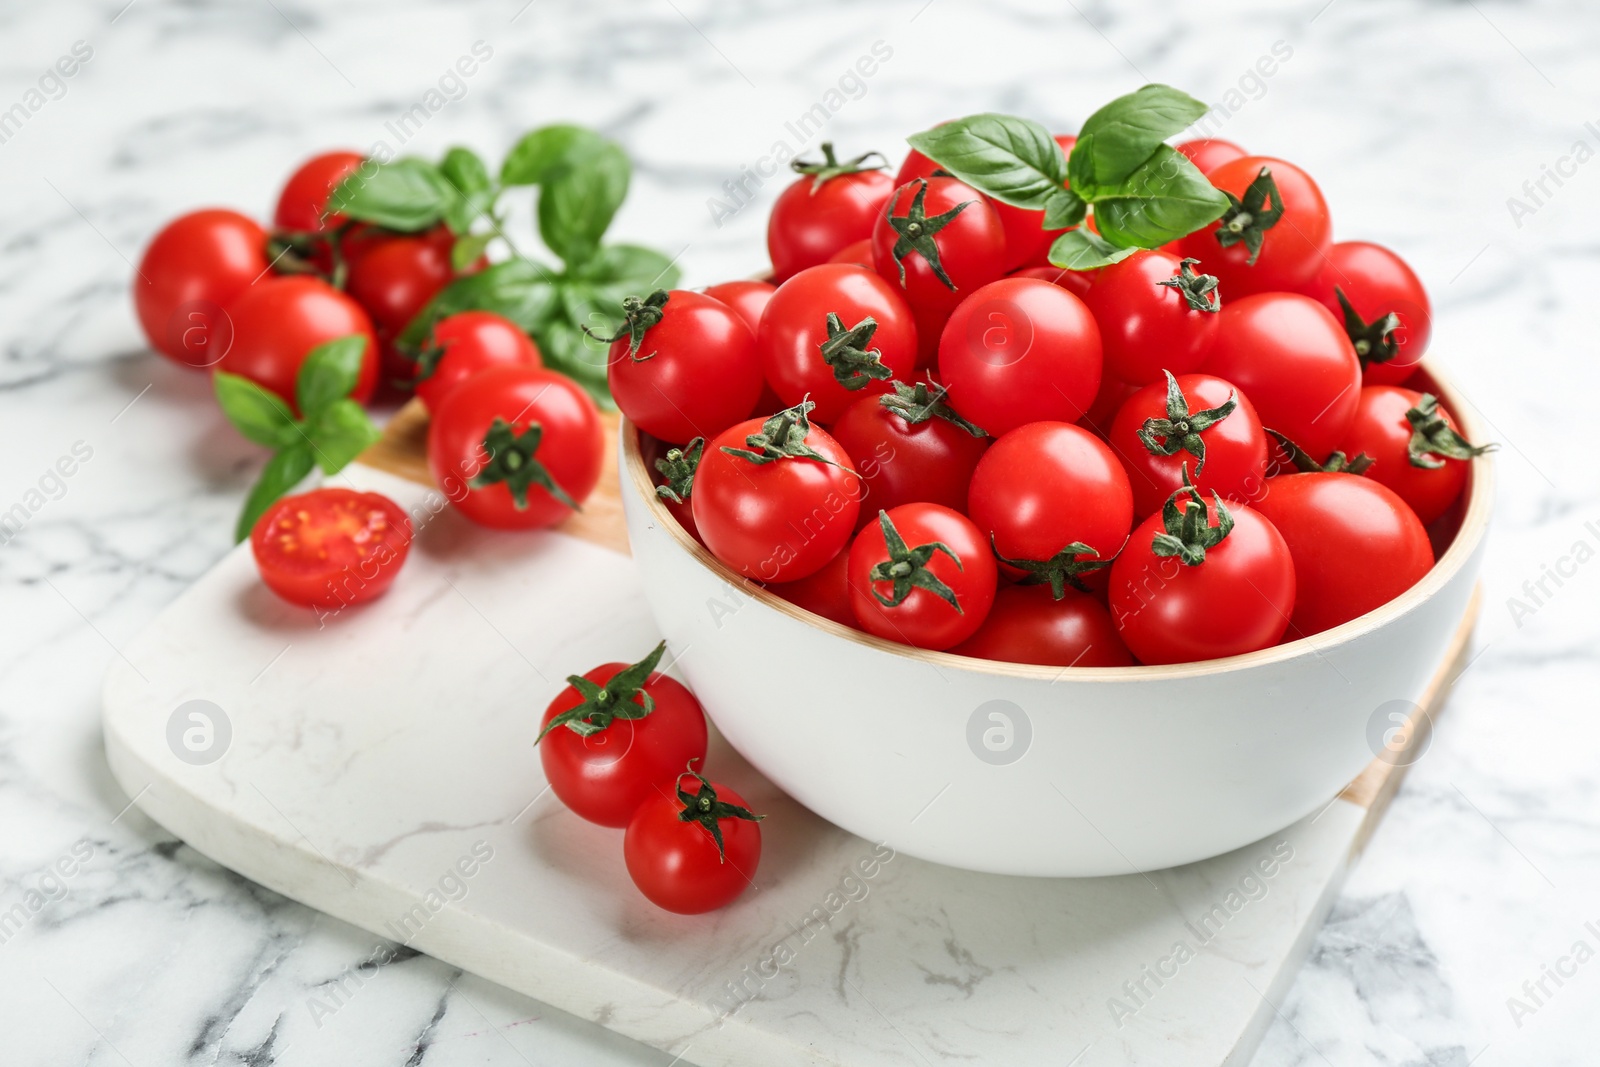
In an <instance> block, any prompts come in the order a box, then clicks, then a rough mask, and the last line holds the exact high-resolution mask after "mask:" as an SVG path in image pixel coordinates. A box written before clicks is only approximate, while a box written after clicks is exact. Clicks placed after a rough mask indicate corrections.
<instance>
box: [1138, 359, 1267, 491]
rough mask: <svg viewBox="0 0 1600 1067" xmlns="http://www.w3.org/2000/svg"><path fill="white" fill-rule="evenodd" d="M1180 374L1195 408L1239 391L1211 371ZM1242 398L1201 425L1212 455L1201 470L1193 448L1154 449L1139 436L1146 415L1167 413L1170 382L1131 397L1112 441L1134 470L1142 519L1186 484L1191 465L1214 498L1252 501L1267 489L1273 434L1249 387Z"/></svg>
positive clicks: (1216, 403)
mask: <svg viewBox="0 0 1600 1067" xmlns="http://www.w3.org/2000/svg"><path fill="white" fill-rule="evenodd" d="M1177 378H1178V388H1179V389H1181V390H1183V395H1184V396H1185V397H1186V398H1187V399H1188V401H1189V410H1190V411H1191V412H1194V411H1201V410H1204V409H1206V408H1215V407H1219V406H1221V405H1222V404H1225V403H1226V402H1227V400H1228V396H1229V394H1231V393H1233V392H1234V391H1235V390H1234V387H1233V386H1232V385H1231V384H1229V383H1228V382H1225V381H1223V380H1222V379H1221V378H1216V377H1213V376H1211V375H1209V374H1180V375H1178V376H1177ZM1238 398H1239V405H1238V407H1236V408H1234V409H1233V411H1231V412H1229V413H1228V414H1227V415H1226V416H1225V417H1224V418H1223V419H1222V421H1220V422H1218V423H1215V424H1214V425H1212V426H1211V428H1210V429H1207V430H1202V431H1201V433H1200V439H1201V440H1202V441H1204V442H1205V446H1206V449H1205V452H1206V457H1205V458H1206V461H1205V465H1204V466H1203V467H1201V468H1200V469H1199V470H1198V471H1197V470H1196V469H1195V468H1196V466H1197V463H1196V461H1195V457H1194V456H1191V455H1190V454H1189V453H1188V452H1181V451H1180V452H1178V453H1176V454H1174V455H1171V456H1161V455H1153V454H1151V452H1150V450H1149V449H1148V448H1146V447H1145V446H1144V442H1142V441H1140V440H1139V429H1140V427H1142V426H1143V425H1144V424H1145V420H1146V419H1164V418H1166V417H1167V383H1166V382H1165V381H1162V382H1152V383H1150V384H1149V385H1147V386H1145V387H1144V388H1143V389H1140V390H1139V391H1138V392H1136V393H1134V394H1133V396H1131V397H1129V398H1128V401H1127V403H1125V404H1123V406H1122V409H1121V410H1120V411H1118V412H1117V417H1116V419H1115V420H1113V422H1112V424H1111V433H1110V437H1109V443H1110V445H1111V450H1112V451H1113V452H1115V453H1116V454H1117V458H1118V459H1120V460H1122V467H1123V469H1124V470H1125V471H1127V472H1128V483H1129V484H1130V485H1131V486H1133V509H1134V514H1135V515H1137V516H1139V517H1140V518H1141V519H1142V518H1144V517H1145V516H1146V515H1149V514H1150V513H1151V512H1154V511H1159V510H1160V509H1161V505H1162V504H1164V503H1166V500H1167V497H1169V496H1171V495H1172V494H1173V493H1175V492H1177V491H1178V490H1179V489H1180V488H1182V486H1183V468H1184V467H1185V466H1187V467H1188V469H1189V477H1190V478H1191V479H1192V480H1193V482H1194V484H1195V485H1196V486H1198V487H1199V489H1200V491H1201V492H1202V493H1204V494H1205V495H1206V498H1207V499H1208V500H1209V499H1210V497H1211V493H1212V492H1213V491H1215V492H1217V493H1220V494H1221V495H1222V499H1224V500H1226V501H1229V502H1230V503H1231V502H1238V503H1241V504H1249V503H1253V502H1254V501H1255V500H1256V498H1258V497H1259V496H1260V495H1261V494H1262V492H1263V490H1264V489H1265V486H1266V481H1267V458H1268V455H1269V452H1268V449H1267V444H1268V439H1267V435H1266V432H1265V431H1264V430H1262V428H1261V420H1260V419H1259V418H1258V417H1257V416H1256V409H1255V407H1254V406H1253V405H1252V404H1251V403H1250V398H1249V397H1247V396H1245V395H1244V394H1243V393H1239V394H1238Z"/></svg>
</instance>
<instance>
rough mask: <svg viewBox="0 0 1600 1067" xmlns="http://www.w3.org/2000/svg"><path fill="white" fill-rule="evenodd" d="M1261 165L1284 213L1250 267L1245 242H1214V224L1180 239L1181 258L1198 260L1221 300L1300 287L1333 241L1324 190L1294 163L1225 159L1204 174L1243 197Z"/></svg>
mask: <svg viewBox="0 0 1600 1067" xmlns="http://www.w3.org/2000/svg"><path fill="white" fill-rule="evenodd" d="M1264 166H1266V167H1271V168H1272V177H1273V180H1274V181H1276V182H1277V184H1278V192H1279V193H1280V194H1281V195H1282V197H1283V205H1284V211H1283V217H1282V218H1280V219H1279V220H1278V222H1277V224H1276V225H1275V226H1273V227H1272V228H1271V229H1269V230H1268V231H1267V232H1266V234H1265V239H1264V240H1263V241H1262V244H1261V254H1260V256H1259V257H1257V259H1256V262H1255V265H1254V266H1250V265H1248V262H1247V261H1248V260H1249V258H1250V250H1249V249H1248V248H1247V247H1245V244H1244V242H1243V241H1240V242H1238V243H1237V244H1234V245H1231V246H1229V247H1228V248H1223V247H1222V246H1221V245H1220V244H1218V243H1217V238H1216V232H1217V227H1218V222H1213V223H1211V224H1210V225H1208V226H1206V227H1205V228H1204V229H1201V230H1196V231H1195V232H1194V233H1191V234H1190V235H1189V236H1187V237H1185V238H1183V239H1182V240H1181V242H1180V247H1181V248H1182V249H1183V254H1184V255H1185V256H1193V257H1194V258H1195V259H1198V260H1199V261H1200V262H1201V263H1202V264H1204V266H1205V270H1206V273H1207V274H1214V275H1216V277H1217V279H1218V280H1219V281H1220V282H1221V285H1220V286H1219V290H1220V291H1221V293H1222V298H1223V300H1224V301H1232V300H1236V299H1238V298H1239V297H1241V296H1249V295H1250V294H1252V293H1269V292H1299V291H1301V290H1303V289H1304V288H1305V287H1306V286H1308V285H1310V284H1311V283H1312V282H1313V281H1314V280H1315V279H1316V277H1317V273H1318V272H1319V271H1321V270H1322V266H1323V263H1324V262H1326V259H1327V255H1328V249H1329V248H1330V247H1331V246H1332V243H1333V238H1332V234H1333V228H1332V226H1331V225H1330V224H1329V221H1328V205H1327V202H1326V201H1324V200H1323V198H1322V190H1321V189H1319V188H1318V187H1317V183H1316V182H1314V181H1312V180H1311V176H1310V175H1308V174H1307V173H1306V172H1305V171H1303V170H1301V169H1300V168H1299V167H1297V166H1295V165H1294V164H1293V163H1285V162H1284V161H1283V160H1281V159H1273V158H1271V157H1269V156H1244V157H1242V158H1239V159H1234V160H1230V161H1228V162H1227V163H1223V164H1222V165H1221V166H1219V167H1217V168H1216V169H1214V170H1212V171H1210V172H1209V173H1208V174H1206V177H1207V178H1208V179H1210V181H1211V184H1212V185H1214V186H1216V187H1217V188H1218V189H1223V190H1226V191H1227V192H1230V193H1232V194H1234V195H1235V196H1243V195H1244V191H1245V188H1246V187H1247V186H1248V185H1249V184H1250V183H1251V182H1252V181H1254V180H1255V178H1256V175H1257V174H1259V173H1260V171H1261V168H1262V167H1264ZM1219 222H1220V220H1219Z"/></svg>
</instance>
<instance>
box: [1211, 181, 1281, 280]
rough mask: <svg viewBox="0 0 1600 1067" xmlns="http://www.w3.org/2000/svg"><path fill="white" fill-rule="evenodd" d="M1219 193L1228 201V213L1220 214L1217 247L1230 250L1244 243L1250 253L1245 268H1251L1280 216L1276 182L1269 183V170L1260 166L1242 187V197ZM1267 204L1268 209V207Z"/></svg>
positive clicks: (1279, 201)
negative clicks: (1258, 171)
mask: <svg viewBox="0 0 1600 1067" xmlns="http://www.w3.org/2000/svg"><path fill="white" fill-rule="evenodd" d="M1222 194H1223V195H1224V196H1226V197H1227V198H1228V210H1227V211H1225V212H1223V215H1222V224H1221V225H1219V226H1218V227H1217V244H1219V245H1221V246H1222V247H1223V248H1231V247H1233V246H1234V245H1236V244H1238V243H1240V242H1241V241H1242V242H1244V246H1245V247H1246V248H1247V249H1249V250H1250V258H1249V259H1247V260H1245V265H1246V266H1250V267H1253V266H1255V265H1256V260H1257V258H1259V257H1260V255H1261V246H1262V244H1263V243H1264V242H1265V241H1266V239H1267V231H1268V230H1270V229H1272V228H1273V227H1274V226H1276V225H1277V224H1278V220H1279V219H1280V218H1282V217H1283V199H1282V197H1280V196H1279V195H1278V183H1277V182H1276V181H1274V180H1273V177H1272V168H1271V167H1262V168H1261V173H1259V174H1257V175H1256V176H1255V178H1254V179H1253V180H1252V181H1251V182H1250V184H1249V185H1248V186H1246V187H1245V191H1244V196H1242V197H1238V196H1234V195H1233V194H1232V193H1230V192H1228V191H1227V190H1226V189H1224V190H1222ZM1268 203H1270V204H1271V205H1272V206H1271V207H1268V206H1267V205H1268Z"/></svg>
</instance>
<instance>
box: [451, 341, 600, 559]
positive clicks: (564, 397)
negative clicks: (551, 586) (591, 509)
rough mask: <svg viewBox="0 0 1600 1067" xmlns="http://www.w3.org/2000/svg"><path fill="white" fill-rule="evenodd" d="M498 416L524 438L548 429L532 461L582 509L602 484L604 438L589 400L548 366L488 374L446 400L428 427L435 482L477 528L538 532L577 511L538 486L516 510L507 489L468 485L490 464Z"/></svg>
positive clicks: (499, 485)
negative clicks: (534, 429) (487, 446)
mask: <svg viewBox="0 0 1600 1067" xmlns="http://www.w3.org/2000/svg"><path fill="white" fill-rule="evenodd" d="M496 416H498V417H500V418H503V419H505V420H506V421H508V422H510V423H511V425H512V428H513V430H514V431H515V432H516V433H518V434H521V433H522V432H523V431H525V430H527V429H528V427H529V425H530V424H531V423H534V422H537V423H539V424H540V425H541V426H542V427H543V428H544V436H543V438H542V439H541V440H540V442H539V450H538V451H537V452H536V453H535V454H534V459H536V460H538V461H539V462H540V463H542V464H544V467H545V470H547V471H548V472H549V474H550V478H551V480H552V481H554V482H555V483H556V484H557V485H559V486H560V487H561V488H562V489H563V490H565V491H566V492H567V494H568V495H569V496H571V497H572V499H573V500H576V501H577V502H578V503H579V504H580V505H581V504H582V503H583V502H584V500H585V499H586V498H587V497H588V496H589V494H590V493H591V492H593V491H594V487H595V484H596V483H597V482H599V481H600V465H601V457H602V455H603V454H604V452H605V431H604V429H603V428H602V426H601V423H600V412H599V409H597V408H596V407H595V405H594V401H593V400H591V399H589V394H588V393H586V392H584V391H583V389H582V387H580V386H579V385H578V384H577V383H575V382H574V381H573V380H572V379H571V378H568V377H567V376H565V375H563V374H557V373H556V372H555V371H551V370H545V369H544V368H543V367H491V368H489V369H488V370H485V371H483V372H481V373H479V374H477V375H475V376H473V377H472V378H470V379H468V380H467V381H466V382H464V383H462V384H461V385H460V386H458V387H457V388H455V389H454V390H452V391H451V392H450V394H449V395H448V396H446V397H445V399H444V403H443V404H441V405H439V410H438V411H437V412H435V413H434V416H433V420H432V422H430V423H429V425H428V469H429V471H431V472H432V474H433V482H434V484H435V485H437V486H439V487H440V488H441V489H442V490H443V491H444V494H445V497H446V498H447V499H448V500H449V501H450V502H451V503H452V504H454V505H455V506H456V507H457V508H458V509H460V511H461V513H462V514H463V515H465V516H466V517H467V518H469V519H471V520H472V521H473V522H476V523H478V524H479V525H480V526H488V527H492V528H494V529H499V530H535V529H541V528H543V527H547V526H554V525H555V524H556V523H558V522H560V521H562V520H563V519H565V518H567V517H568V516H569V515H571V514H572V510H571V509H570V508H568V507H567V506H566V505H565V504H563V503H562V502H561V501H559V500H557V499H556V498H555V497H553V496H551V495H550V493H549V492H548V491H546V490H545V489H542V488H540V487H539V486H537V485H533V486H529V488H528V506H527V507H525V508H522V509H518V508H517V506H516V501H515V500H514V499H513V498H512V496H511V490H509V489H507V488H506V486H505V485H504V483H495V484H492V485H486V486H484V487H483V488H481V489H475V488H472V487H470V486H469V485H468V484H467V483H468V481H469V480H470V479H472V478H473V477H475V476H476V475H477V474H478V472H479V471H480V470H482V469H483V466H484V464H485V463H487V461H488V458H489V457H488V456H487V455H486V454H485V452H484V448H483V439H484V436H485V435H486V434H487V433H488V432H489V427H490V426H491V425H493V423H494V420H495V418H496Z"/></svg>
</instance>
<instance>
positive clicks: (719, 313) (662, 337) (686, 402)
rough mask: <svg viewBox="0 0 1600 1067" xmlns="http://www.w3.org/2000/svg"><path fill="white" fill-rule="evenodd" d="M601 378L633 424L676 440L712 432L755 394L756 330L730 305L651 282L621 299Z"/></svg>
mask: <svg viewBox="0 0 1600 1067" xmlns="http://www.w3.org/2000/svg"><path fill="white" fill-rule="evenodd" d="M623 308H624V309H625V312H626V315H627V321H626V322H625V323H624V325H623V326H622V328H621V329H620V330H618V331H617V333H616V335H615V336H614V337H612V338H610V340H611V349H610V351H609V352H608V353H607V355H606V382H607V383H608V384H609V385H610V386H611V395H612V396H613V397H615V398H616V401H617V407H618V408H620V409H621V410H622V413H623V414H624V415H626V416H628V418H629V419H630V420H631V421H632V422H633V424H634V425H636V426H638V427H639V428H640V429H642V430H644V431H645V432H646V433H649V434H653V435H655V436H656V437H659V438H661V439H662V440H663V441H670V442H672V443H674V444H682V443H683V442H685V441H688V440H689V439H690V438H693V437H714V436H716V435H717V434H718V433H721V432H722V431H723V430H725V429H727V428H728V427H729V426H732V425H733V424H734V423H736V422H738V421H740V420H741V419H743V418H745V417H746V416H748V415H749V414H750V411H751V409H752V408H754V407H755V406H756V399H757V398H758V397H759V396H760V395H761V385H762V377H761V362H760V360H758V359H757V358H756V338H755V334H754V333H753V332H752V331H751V329H750V327H749V325H748V324H746V322H745V320H744V318H743V317H742V316H741V315H740V314H739V313H738V312H737V311H735V310H733V308H731V307H729V306H728V305H727V304H724V303H723V302H722V301H720V300H717V299H715V298H714V297H709V296H706V295H705V294H704V293H694V292H690V291H689V290H687V289H674V290H672V291H670V292H668V291H666V290H659V289H658V290H657V291H656V292H654V293H652V294H651V295H650V296H649V297H647V298H645V299H644V300H640V299H638V298H637V297H629V298H628V299H627V300H625V301H624V302H623Z"/></svg>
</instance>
